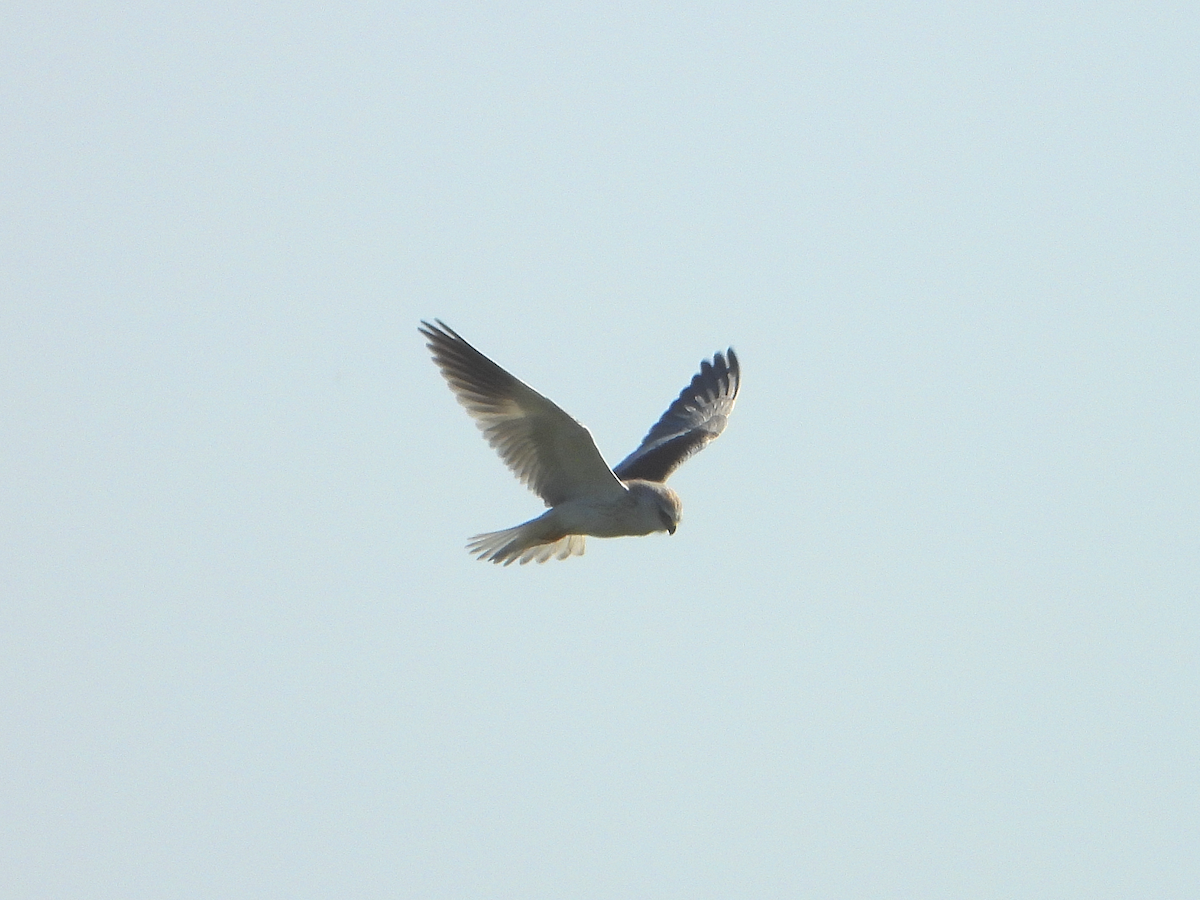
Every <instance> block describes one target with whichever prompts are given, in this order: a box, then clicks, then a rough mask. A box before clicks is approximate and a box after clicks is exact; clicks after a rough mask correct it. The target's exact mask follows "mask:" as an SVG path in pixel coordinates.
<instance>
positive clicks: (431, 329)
mask: <svg viewBox="0 0 1200 900" xmlns="http://www.w3.org/2000/svg"><path fill="white" fill-rule="evenodd" d="M435 321H436V322H437V324H436V325H430V324H429V323H428V322H422V323H421V325H422V327H421V329H420V332H421V334H423V335H424V336H425V337H426V338H428V346H429V350H430V352H431V353H432V354H433V361H434V362H436V363H437V365H438V368H440V369H441V370H442V375H443V376H444V377H445V379H446V382H447V383H448V384H449V385H450V390H452V391H454V395H455V396H456V397H457V398H458V402H459V403H461V404H462V405H463V406H464V407H465V408H466V410H467V412H468V413H470V414H471V418H473V419H474V420H475V424H476V425H478V426H479V430H480V431H482V432H483V436H484V437H485V438H487V441H488V443H489V444H491V445H492V446H493V447H494V448H495V449H496V452H497V453H499V454H500V458H501V459H502V460H504V462H505V464H506V465H507V466H508V467H509V468H510V469H512V470H513V473H514V474H515V475H516V476H517V478H519V479H520V480H521V482H522V483H523V484H525V485H527V486H528V487H529V488H530V489H531V490H533V491H534V492H536V493H537V494H538V496H540V497H541V498H542V499H543V500H545V501H546V505H547V506H557V505H558V504H559V503H562V502H563V501H564V500H570V499H572V498H574V497H582V496H593V495H596V494H603V493H606V492H612V491H623V490H625V486H624V485H623V484H621V482H620V481H619V480H618V478H617V476H616V475H614V474H613V472H612V470H611V469H610V468H609V467H608V464H607V463H605V462H604V458H603V457H602V456H601V455H600V451H599V450H597V449H596V444H595V442H594V441H593V440H592V435H591V434H590V433H589V432H588V430H587V429H586V428H584V427H583V426H582V425H580V424H579V423H578V422H576V421H575V420H574V419H572V418H571V417H570V416H569V415H567V414H566V413H565V412H563V411H562V410H561V409H559V408H558V407H557V406H556V405H555V404H554V403H552V402H551V401H550V400H547V399H546V398H545V397H543V396H542V395H541V394H539V393H538V392H537V391H535V390H534V389H533V388H531V387H530V386H529V385H527V384H525V383H524V382H523V381H520V380H519V379H517V378H514V377H513V376H512V375H510V374H509V373H508V372H506V371H504V370H503V369H502V368H500V367H499V366H498V365H496V364H495V363H494V362H492V361H491V360H490V359H488V358H487V357H486V356H484V355H483V354H482V353H480V352H479V351H478V350H476V349H475V348H474V347H472V346H471V345H470V344H468V343H467V342H466V341H464V340H463V339H462V338H461V337H459V336H458V334H456V333H455V332H454V331H453V330H452V329H451V328H450V327H449V326H447V325H446V323H444V322H442V321H440V320H435Z"/></svg>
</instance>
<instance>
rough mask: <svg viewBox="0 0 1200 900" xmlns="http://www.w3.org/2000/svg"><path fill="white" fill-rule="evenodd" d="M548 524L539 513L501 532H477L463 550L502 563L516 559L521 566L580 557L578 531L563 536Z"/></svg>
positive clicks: (580, 541)
mask: <svg viewBox="0 0 1200 900" xmlns="http://www.w3.org/2000/svg"><path fill="white" fill-rule="evenodd" d="M551 512H553V510H551ZM550 526H551V523H549V522H547V521H546V516H544V515H543V516H539V517H538V518H536V519H533V520H531V521H529V522H525V523H524V524H521V525H517V526H516V527H514V528H506V529H505V530H504V531H489V532H488V533H487V534H477V535H475V537H473V538H471V541H470V543H468V544H467V550H468V551H470V552H471V553H473V554H475V558H476V559H487V560H490V561H492V562H494V563H504V565H506V566H507V565H510V564H511V563H512V562H513V561H514V560H520V562H521V565H525V563H527V562H529V561H531V560H536V561H537V562H539V563H544V562H545V561H546V560H548V559H551V558H554V559H566V558H567V557H568V556H583V549H584V540H583V535H582V534H567V535H564V534H562V532H560V531H558V530H557V529H554V528H552V527H550Z"/></svg>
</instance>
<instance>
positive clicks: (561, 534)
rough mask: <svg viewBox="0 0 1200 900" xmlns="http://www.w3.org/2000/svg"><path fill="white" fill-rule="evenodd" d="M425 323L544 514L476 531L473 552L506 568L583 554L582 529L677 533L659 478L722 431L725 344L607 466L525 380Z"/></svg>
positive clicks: (732, 373)
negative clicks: (635, 441)
mask: <svg viewBox="0 0 1200 900" xmlns="http://www.w3.org/2000/svg"><path fill="white" fill-rule="evenodd" d="M434 322H435V323H436V324H433V325H431V324H429V323H428V322H424V321H422V322H421V328H420V329H419V331H420V332H421V334H423V335H424V336H425V337H426V338H427V339H428V343H427V346H428V347H429V350H430V352H431V353H432V354H433V361H434V362H435V363H437V366H438V368H439V369H441V370H442V376H443V377H444V378H445V379H446V382H447V383H448V384H449V385H450V390H452V391H453V392H454V395H455V396H456V397H457V398H458V402H459V403H461V404H462V405H463V406H464V407H465V408H466V410H467V412H468V413H470V415H471V418H473V419H474V420H475V424H476V425H478V426H479V430H480V431H482V432H483V436H484V437H485V438H487V442H488V443H489V444H491V445H492V446H493V447H494V448H495V449H496V452H497V453H499V454H500V458H501V459H502V460H504V462H505V464H506V465H507V466H508V467H509V468H510V469H512V471H513V474H515V475H516V476H517V478H518V479H520V481H521V482H522V483H523V484H524V485H526V486H527V487H529V488H530V489H531V490H532V491H533V492H534V493H536V494H537V495H538V496H539V497H541V498H542V499H543V500H544V501H546V505H547V506H548V507H550V509H549V510H548V511H546V512H545V513H543V514H542V515H540V516H538V517H537V518H536V519H531V520H530V521H528V522H524V523H523V524H521V525H517V526H515V527H513V528H508V529H505V530H504V531H492V532H489V533H487V534H477V535H476V536H475V537H473V538H472V539H471V541H470V543H468V544H467V549H468V550H469V551H470V552H471V553H473V554H475V557H476V558H477V559H486V560H491V561H492V562H494V563H504V565H506V566H507V565H509V564H510V563H512V562H513V561H514V560H520V562H521V564H522V565H524V564H525V563H527V562H529V561H530V560H537V561H538V562H539V563H544V562H545V561H546V560H548V559H550V558H551V557H553V558H556V559H566V558H567V557H569V556H582V555H583V549H584V536H585V535H589V534H590V535H592V536H593V537H622V536H624V535H642V534H651V533H652V532H655V531H665V532H667V533H669V534H674V533H675V528H676V527H677V526H678V525H679V518H680V513H681V512H682V504H681V503H680V500H679V495H678V494H676V493H675V492H674V491H673V490H671V489H670V488H669V487H667V486H666V484H665V483H664V482H665V481H666V480H667V478H668V476H670V474H671V473H672V472H674V471H675V470H676V469H677V468H679V466H680V465H681V464H682V463H683V461H684V460H686V459H687V458H688V457H689V456H692V455H693V454H694V453H696V452H698V451H699V450H701V449H702V448H703V447H704V446H705V445H707V444H708V443H709V442H710V441H713V440H715V439H716V437H717V435H719V434H720V433H721V432H722V431H724V430H725V424H726V422H727V421H728V419H729V414H730V413H731V412H733V403H734V400H735V399H736V398H737V394H738V385H739V382H740V380H741V369H740V368H739V366H738V358H737V356H736V355H735V354H734V352H733V348H730V349H729V350H728V351H726V352H725V353H717V354H716V355H714V356H713V358H712V362H709V361H708V360H705V361H703V362H701V363H700V371H699V372H698V373H697V374H696V376H695V377H694V378H693V379H692V383H691V384H689V385H688V386H687V387H685V388H684V389H683V391H682V392H681V393H680V394H679V397H678V398H677V399H676V400H675V402H674V403H672V404H671V405H670V407H669V408H668V409H667V411H666V412H665V413H663V416H662V418H661V419H659V420H658V423H657V424H656V425H655V426H654V427H653V428H651V429H650V432H649V433H648V434H647V435H646V437H645V438H643V439H642V443H641V445H640V446H639V447H638V448H637V449H636V450H634V451H633V452H632V453H631V454H629V456H627V457H626V458H625V459H624V460H623V461H622V462H621V463H620V465H618V466H616V467H615V468H612V469H610V468H609V467H608V464H607V463H605V462H604V458H603V457H602V456H601V455H600V451H599V450H597V449H596V444H595V442H594V441H593V440H592V435H591V433H590V432H589V431H588V430H587V429H586V428H584V427H583V425H581V424H579V422H577V421H575V420H574V419H573V418H571V417H570V416H569V415H567V414H566V413H565V412H563V411H562V410H561V409H560V408H559V407H558V406H556V405H555V404H554V403H553V402H551V401H550V400H548V399H547V398H545V397H543V396H542V395H541V394H539V393H538V392H537V391H535V390H534V389H533V388H531V387H530V386H529V385H527V384H525V382H523V381H520V380H519V379H517V378H515V377H513V376H512V375H510V374H509V373H508V372H506V371H505V370H504V369H502V368H500V367H499V366H498V365H496V364H495V363H494V362H492V361H491V360H490V359H488V358H487V357H486V356H484V355H483V354H482V353H480V352H479V351H478V350H476V349H475V348H474V347H472V346H471V345H470V344H468V343H467V342H466V341H464V340H463V339H462V338H461V337H459V335H458V334H457V333H456V332H455V331H454V330H453V329H451V328H450V327H449V326H448V325H446V323H444V322H442V321H441V320H440V319H435V320H434Z"/></svg>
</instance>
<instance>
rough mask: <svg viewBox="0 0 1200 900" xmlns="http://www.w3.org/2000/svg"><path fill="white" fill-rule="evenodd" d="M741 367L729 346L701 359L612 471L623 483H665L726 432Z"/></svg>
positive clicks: (736, 392)
mask: <svg viewBox="0 0 1200 900" xmlns="http://www.w3.org/2000/svg"><path fill="white" fill-rule="evenodd" d="M740 381H741V368H740V367H739V366H738V358H737V354H736V353H734V352H733V348H732V347H731V348H730V349H729V350H728V351H727V352H726V353H718V354H716V355H715V356H714V357H713V359H712V362H711V363H710V362H709V361H708V360H705V361H704V362H702V363H700V371H699V372H698V373H696V376H695V377H694V378H693V379H692V383H691V384H689V385H688V386H687V387H685V388H684V389H683V391H682V392H681V393H680V394H679V397H678V398H677V399H676V400H675V402H674V403H672V404H671V406H670V407H669V408H668V409H667V411H666V412H665V413H663V416H662V418H661V419H659V420H658V423H657V424H656V425H655V426H654V427H653V428H651V429H650V433H649V434H647V435H646V437H645V438H643V439H642V443H641V446H640V447H638V448H637V449H636V450H634V451H633V452H632V453H631V454H629V456H627V457H626V458H625V459H624V460H622V461H621V464H620V465H619V466H617V467H616V468H614V469H613V471H614V472H615V473H616V475H617V477H618V478H620V479H621V480H622V481H628V480H629V479H631V478H644V479H645V480H647V481H666V480H667V477H668V476H669V475H670V474H671V473H672V472H674V471H675V470H676V469H678V468H679V467H680V466H681V465H682V464H683V461H684V460H686V459H687V458H688V457H689V456H691V455H693V454H694V453H698V452H699V451H700V450H702V449H703V448H704V446H705V445H706V444H708V443H709V442H710V441H713V440H716V438H717V435H719V434H720V433H721V432H722V431H724V430H725V424H726V423H727V422H728V420H729V414H730V413H731V412H733V401H734V400H735V399H736V398H737V394H738V384H739V382H740Z"/></svg>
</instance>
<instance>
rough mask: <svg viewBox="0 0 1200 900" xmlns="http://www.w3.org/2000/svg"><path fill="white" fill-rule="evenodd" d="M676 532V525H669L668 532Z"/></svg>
mask: <svg viewBox="0 0 1200 900" xmlns="http://www.w3.org/2000/svg"><path fill="white" fill-rule="evenodd" d="M674 533H675V526H674V525H672V526H671V527H669V528H668V529H667V534H674Z"/></svg>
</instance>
